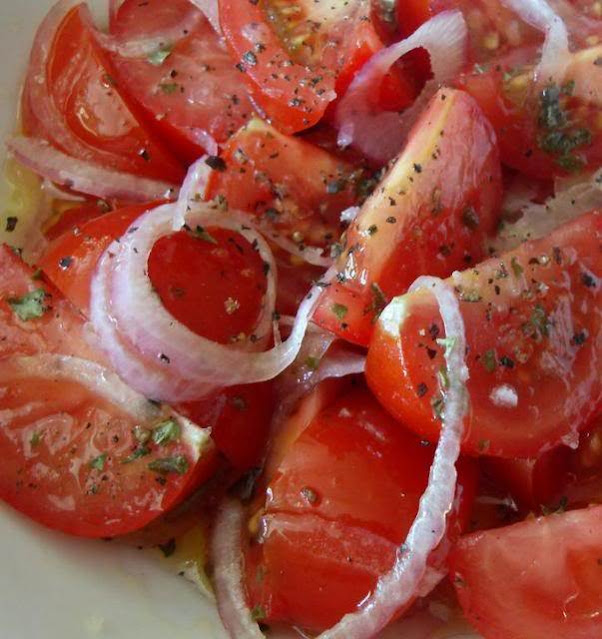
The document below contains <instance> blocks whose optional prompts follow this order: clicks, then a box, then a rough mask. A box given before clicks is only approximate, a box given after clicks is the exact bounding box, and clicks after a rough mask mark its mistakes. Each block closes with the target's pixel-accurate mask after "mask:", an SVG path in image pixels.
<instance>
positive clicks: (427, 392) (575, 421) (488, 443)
mask: <svg viewBox="0 0 602 639" xmlns="http://www.w3.org/2000/svg"><path fill="white" fill-rule="evenodd" d="M601 240H602V214H599V213H591V214H588V215H584V216H581V217H579V218H578V219H576V220H573V221H572V222H569V223H568V224H565V225H564V226H561V227H559V228H558V229H556V230H555V231H554V232H552V233H551V234H550V235H549V236H548V237H546V238H543V239H541V240H536V241H532V242H526V243H525V244H523V245H521V246H520V247H519V248H517V249H515V250H514V251H510V252H509V253H506V254H504V255H502V256H500V257H499V258H492V259H490V260H487V261H486V262H483V263H482V264H480V265H479V266H478V267H476V268H474V269H471V270H468V271H464V272H463V273H462V274H458V275H456V276H455V277H454V278H453V279H452V280H451V284H452V285H453V286H454V288H455V290H456V291H457V293H458V296H459V300H460V307H461V311H462V315H463V318H464V324H465V327H466V343H467V347H468V355H467V365H468V368H469V371H470V379H469V381H468V390H469V392H470V398H471V399H470V411H469V415H468V418H467V420H466V421H467V435H466V438H465V440H464V443H463V447H464V451H465V452H469V453H471V454H487V455H493V456H500V457H536V456H538V455H539V454H541V453H542V452H544V451H545V450H548V449H550V448H552V447H554V446H556V445H558V444H560V443H566V444H572V443H574V441H575V440H576V439H577V437H578V431H579V429H581V428H583V427H584V426H586V425H587V423H588V421H589V420H590V419H591V418H592V417H593V416H594V415H596V413H597V412H598V411H600V409H601V408H602V380H601V379H600V375H599V366H600V361H602V360H601V358H602V315H601V314H600V312H599V309H600V294H601V292H602V286H601V284H600V273H601V272H602V253H601V252H600V242H601ZM398 303H399V307H398V308H397V311H398V312H399V313H400V317H402V321H401V326H399V327H398V326H393V325H392V324H391V323H390V322H389V323H385V322H383V321H379V323H378V325H377V330H376V332H375V335H374V338H373V340H372V343H371V345H370V350H369V352H368V361H367V365H366V377H367V379H368V383H369V384H370V387H371V388H372V390H373V391H374V393H375V395H376V396H377V397H378V399H379V400H380V401H381V403H382V404H383V406H385V407H386V408H387V410H389V411H390V412H391V413H392V414H393V415H395V416H396V417H397V418H398V419H400V420H403V422H404V423H405V424H407V425H408V427H409V428H411V429H412V430H413V431H415V432H416V433H418V434H419V435H421V436H422V437H426V438H428V439H430V440H433V441H435V440H436V439H437V437H438V433H439V428H440V422H439V417H438V415H439V412H438V408H440V406H441V401H442V395H441V391H440V380H441V372H440V371H441V370H443V371H444V370H445V364H444V359H443V350H444V349H443V347H441V346H439V344H438V343H437V341H436V339H437V338H439V337H443V328H442V323H441V319H440V315H439V309H438V306H437V304H436V303H435V301H434V298H433V297H432V296H431V295H430V294H429V293H428V292H427V291H418V292H416V293H412V294H410V295H407V296H406V297H405V298H400V300H398Z"/></svg>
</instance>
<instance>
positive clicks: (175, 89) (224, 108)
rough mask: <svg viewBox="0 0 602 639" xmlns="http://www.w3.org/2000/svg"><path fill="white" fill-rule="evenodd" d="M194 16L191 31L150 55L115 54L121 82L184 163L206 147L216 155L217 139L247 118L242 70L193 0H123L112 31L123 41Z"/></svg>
mask: <svg viewBox="0 0 602 639" xmlns="http://www.w3.org/2000/svg"><path fill="white" fill-rule="evenodd" d="M244 4H247V3H244ZM189 22H192V25H193V26H192V27H191V30H190V32H186V33H180V34H178V38H177V39H175V40H170V39H169V38H168V39H166V41H165V42H163V43H162V44H161V45H157V50H156V51H153V52H151V53H150V54H147V55H139V56H137V57H130V56H125V55H119V54H118V53H114V54H112V55H111V61H112V63H113V66H114V69H115V73H116V76H117V79H118V82H119V84H120V85H121V86H122V87H123V88H124V90H125V91H127V94H128V96H129V97H130V99H132V100H133V101H134V102H135V103H136V104H137V105H138V106H139V107H140V108H141V109H142V110H143V112H144V114H145V115H146V117H147V120H148V122H149V124H152V126H153V129H154V130H155V131H156V132H157V133H159V134H160V135H161V136H162V137H163V139H164V140H165V142H166V143H167V144H169V145H170V148H173V149H174V151H175V152H176V153H177V154H178V157H180V158H181V159H182V160H184V161H185V162H187V163H190V162H192V161H194V160H196V159H197V158H198V157H200V156H201V155H203V153H204V152H208V153H210V154H214V153H215V152H216V151H217V148H214V145H215V142H213V141H212V139H213V140H215V141H217V142H219V143H221V142H225V141H226V140H227V138H228V137H229V136H230V135H232V134H233V133H234V132H235V131H237V130H238V129H239V128H240V126H241V125H242V124H243V123H244V122H245V121H246V120H247V119H248V118H249V117H250V115H251V113H252V111H253V107H252V105H251V103H250V101H249V98H248V97H247V93H246V91H245V89H244V86H243V85H242V83H241V79H240V75H241V74H240V72H239V71H238V70H237V69H236V68H235V66H234V62H233V61H232V59H231V58H230V56H229V54H228V52H227V51H226V49H225V47H224V46H223V44H222V42H221V40H220V38H219V36H218V35H217V34H216V33H215V32H214V31H213V29H212V28H211V25H210V24H209V22H208V21H207V20H206V19H205V17H204V16H203V15H202V14H201V13H200V11H199V10H198V9H197V8H196V7H195V6H194V5H193V4H192V3H190V2H188V0H170V1H169V2H162V1H161V0H149V1H148V2H138V0H126V1H125V2H124V3H123V4H122V5H121V7H120V8H119V10H118V12H117V14H116V16H115V18H114V20H113V22H112V33H113V35H115V36H116V37H117V38H118V39H119V40H120V41H122V42H124V43H127V42H128V41H130V40H135V39H136V38H144V37H145V36H147V35H148V34H149V33H161V32H162V31H166V32H167V31H169V29H170V28H171V30H172V31H173V28H174V27H175V26H177V25H178V24H179V23H182V24H188V23H189ZM170 37H173V35H172V36H170Z"/></svg>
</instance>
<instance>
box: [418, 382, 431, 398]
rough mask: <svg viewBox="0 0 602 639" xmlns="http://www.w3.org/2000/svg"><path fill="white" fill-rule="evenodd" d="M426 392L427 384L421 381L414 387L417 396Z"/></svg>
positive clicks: (421, 395)
mask: <svg viewBox="0 0 602 639" xmlns="http://www.w3.org/2000/svg"><path fill="white" fill-rule="evenodd" d="M427 392H428V386H427V385H426V384H425V383H424V382H422V383H420V384H418V386H417V388H416V395H418V397H424V396H425V395H426V394H427Z"/></svg>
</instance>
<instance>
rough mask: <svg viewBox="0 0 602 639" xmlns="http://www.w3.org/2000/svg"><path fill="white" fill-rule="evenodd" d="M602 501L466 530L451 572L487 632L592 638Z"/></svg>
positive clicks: (512, 638) (601, 585)
mask: <svg viewBox="0 0 602 639" xmlns="http://www.w3.org/2000/svg"><path fill="white" fill-rule="evenodd" d="M601 554H602V506H597V507H594V508H590V509H588V510H576V511H573V512H569V513H564V514H553V515H549V516H548V517H542V518H540V519H531V520H528V521H525V522H522V523H519V524H515V525H513V526H509V527H506V528H501V529H497V530H488V531H486V532H478V533H474V534H471V535H468V536H466V537H463V538H462V539H461V540H460V542H459V543H458V545H457V546H456V548H455V550H453V551H452V554H451V556H450V564H451V573H450V576H451V578H452V580H453V582H454V584H455V586H456V592H457V594H458V599H459V600H460V603H461V605H462V608H463V610H464V613H465V615H466V616H467V617H468V619H469V620H470V621H471V622H472V623H473V624H474V625H475V627H476V628H477V629H478V630H480V631H481V632H482V633H483V634H484V636H486V637H487V639H534V637H553V638H554V639H593V638H594V637H598V636H599V635H600V619H599V614H600V608H601V606H602V579H600V571H601V570H602V568H601V565H602V558H601Z"/></svg>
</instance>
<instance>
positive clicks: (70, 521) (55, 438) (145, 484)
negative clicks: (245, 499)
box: [0, 247, 215, 537]
mask: <svg viewBox="0 0 602 639" xmlns="http://www.w3.org/2000/svg"><path fill="white" fill-rule="evenodd" d="M34 277H35V276H34V275H33V273H32V271H31V270H30V269H29V268H27V267H26V266H24V265H23V264H22V263H21V262H20V260H19V258H17V256H16V255H14V254H13V253H12V252H11V251H10V249H8V248H7V247H0V334H1V335H2V339H1V340H0V388H1V393H0V421H1V423H2V429H0V454H1V455H2V460H3V473H2V477H1V478H0V498H2V499H3V500H5V501H6V502H8V503H9V504H11V505H12V506H13V507H14V508H16V509H18V510H20V511H21V512H23V513H25V514H27V515H28V516H30V517H32V518H33V519H35V520H36V521H38V522H39V523H41V524H44V525H45V526H49V527H51V528H54V529H56V530H61V531H63V532H68V533H71V534H75V535H81V536H86V537H111V536H114V535H120V534H124V533H127V532H131V531H133V530H137V529H139V528H141V527H143V526H145V525H146V524H147V523H148V522H150V521H152V520H153V519H155V518H157V517H159V516H160V515H161V514H162V513H164V512H166V511H167V510H169V509H170V508H171V507H173V506H174V505H175V504H176V503H178V502H179V501H180V500H181V499H183V498H184V497H185V496H186V495H187V494H189V493H190V491H192V490H193V489H194V488H196V487H197V486H198V485H199V484H200V483H201V482H202V481H204V480H205V479H207V478H208V477H209V475H210V474H211V473H212V472H213V470H214V468H215V453H214V448H213V445H212V443H211V439H210V438H209V434H208V432H207V431H205V430H203V429H202V428H200V427H198V426H196V425H194V424H193V423H192V422H190V421H189V420H186V419H183V418H182V417H181V416H179V415H177V414H175V413H174V412H173V411H171V410H170V409H169V408H168V407H165V406H157V405H155V404H152V403H151V402H148V401H147V400H146V399H144V398H142V397H140V396H139V395H138V394H137V393H134V392H133V391H131V390H130V389H128V388H127V387H126V386H125V384H123V382H121V380H119V379H118V378H117V377H116V376H115V375H113V374H112V373H111V372H110V371H109V370H108V369H107V368H106V366H105V363H104V361H103V360H102V358H101V357H100V356H99V355H98V353H97V352H95V351H94V350H92V348H91V347H90V346H89V345H88V342H87V341H86V338H85V334H84V320H83V319H82V317H81V316H80V315H79V314H78V313H77V312H76V311H75V310H74V309H73V308H72V306H71V305H70V304H69V302H67V301H66V300H64V299H63V298H62V297H61V295H60V293H59V292H58V291H56V289H54V288H53V287H51V286H49V285H46V284H45V283H44V282H42V281H41V280H39V279H34Z"/></svg>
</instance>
